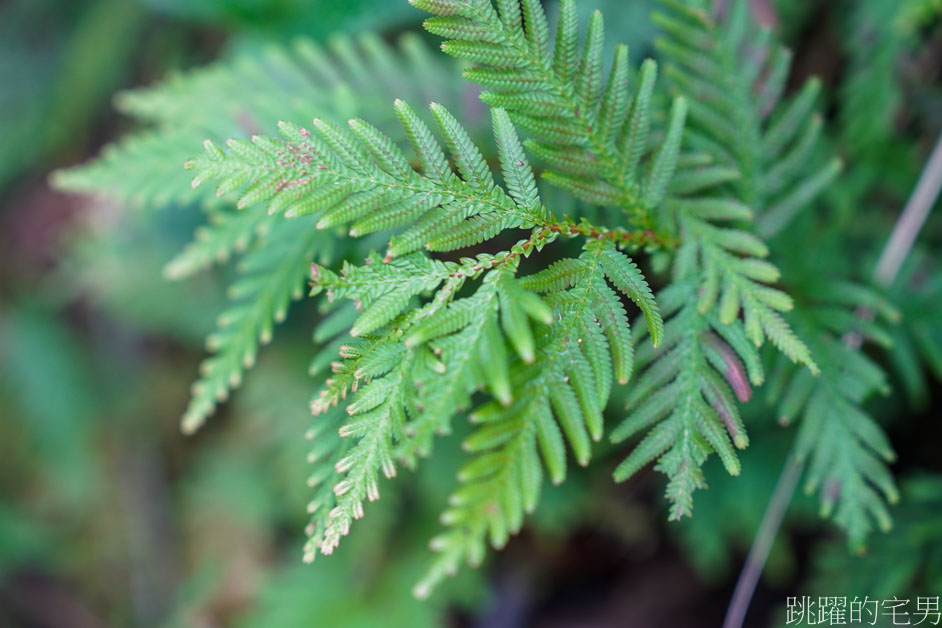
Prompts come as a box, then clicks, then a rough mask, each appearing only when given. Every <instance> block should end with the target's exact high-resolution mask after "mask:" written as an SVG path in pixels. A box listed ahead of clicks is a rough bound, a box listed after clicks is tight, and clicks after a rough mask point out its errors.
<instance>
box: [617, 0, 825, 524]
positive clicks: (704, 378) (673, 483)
mask: <svg viewBox="0 0 942 628" xmlns="http://www.w3.org/2000/svg"><path fill="white" fill-rule="evenodd" d="M661 4H662V5H663V7H664V12H662V13H658V14H656V15H655V21H656V22H657V23H658V24H659V25H660V26H661V28H662V30H663V32H664V35H663V37H662V38H660V39H659V40H657V42H656V45H657V47H658V48H659V50H661V52H662V53H663V55H664V56H665V58H666V59H667V62H668V64H667V71H666V74H667V77H668V80H669V81H670V83H671V86H672V88H673V89H674V90H675V92H677V93H679V94H681V95H683V96H686V100H687V102H689V103H690V120H689V123H688V128H687V129H686V131H685V142H686V143H687V145H688V150H689V151H690V152H689V153H687V154H686V155H685V156H684V159H683V160H682V162H681V168H680V169H679V171H678V172H677V174H676V175H675V177H674V178H673V180H672V181H671V184H670V186H669V187H668V191H667V197H666V200H665V202H664V203H663V209H662V211H661V214H662V220H663V221H664V222H666V223H667V224H668V225H669V229H670V230H671V231H674V232H676V233H677V234H678V236H679V240H680V242H681V244H680V247H679V248H678V250H677V253H676V256H675V261H674V269H673V270H674V284H673V285H672V286H671V287H670V288H668V289H667V291H665V292H664V293H663V294H662V295H660V297H659V300H661V301H662V302H665V303H671V304H673V307H672V308H671V310H670V311H671V313H675V312H676V314H675V315H674V317H673V318H672V319H670V320H669V321H668V324H667V330H668V333H667V334H666V338H667V342H665V343H664V345H663V346H662V347H661V350H660V353H659V354H658V355H654V356H650V355H646V356H645V360H644V362H643V364H644V365H645V367H646V370H645V372H644V373H643V374H642V376H641V378H640V379H639V381H638V384H637V385H636V386H635V388H634V389H633V391H632V393H631V395H630V396H629V399H628V406H629V409H630V410H631V413H630V414H629V416H628V417H627V418H626V419H625V421H624V422H623V423H622V425H621V426H620V427H619V428H618V429H617V430H616V431H615V432H613V434H612V437H613V439H614V440H615V441H616V442H620V441H622V440H625V439H627V438H629V437H631V436H635V435H637V434H639V433H642V432H644V431H647V430H650V431H648V433H647V434H646V435H645V436H644V438H643V439H642V440H641V441H640V442H639V444H638V445H637V446H636V447H635V449H634V450H633V451H632V453H631V454H630V455H629V456H628V458H626V459H625V460H624V462H623V463H622V464H621V465H620V466H619V467H618V469H617V470H616V472H615V477H616V479H618V480H624V479H627V478H628V477H630V476H632V475H633V474H634V473H635V472H637V471H638V470H639V469H640V468H641V467H642V466H644V465H645V464H647V463H648V462H650V461H652V460H655V459H657V460H658V469H659V470H660V471H662V472H664V473H665V474H666V475H667V476H668V478H669V482H668V487H667V495H668V498H669V500H670V501H671V503H672V506H671V511H670V517H671V518H672V519H677V518H680V517H682V516H685V515H689V514H691V511H692V493H693V492H694V491H695V490H697V489H699V488H703V487H704V486H705V481H704V479H703V475H702V471H701V467H702V465H703V463H704V462H705V460H706V458H707V456H708V455H709V454H710V453H711V452H716V453H717V454H718V455H719V456H720V458H721V460H722V461H723V465H724V467H725V468H726V470H727V471H728V472H729V473H731V474H733V475H737V474H738V473H739V461H738V458H737V456H736V453H735V448H734V446H735V447H738V448H743V447H745V446H747V444H748V442H749V441H748V436H747V435H746V431H745V427H744V425H743V424H742V421H741V419H740V418H739V411H738V409H737V401H739V402H744V401H747V400H748V399H749V398H750V397H751V386H752V385H759V384H761V383H762V382H763V379H764V375H763V371H762V367H761V361H760V359H759V356H758V354H757V352H756V347H759V346H761V345H762V344H763V342H764V341H765V340H766V339H769V340H771V342H772V344H774V345H775V347H776V348H777V349H778V350H779V351H780V352H781V353H782V354H783V355H784V356H786V357H787V358H788V359H790V360H791V361H793V362H796V363H799V364H804V365H805V366H807V368H808V371H809V373H810V374H812V375H814V374H817V373H818V372H819V370H820V369H819V367H818V365H817V363H816V361H815V360H814V359H813V358H812V353H811V351H809V349H808V347H807V345H806V344H805V342H804V341H803V340H802V339H800V337H799V336H798V335H796V334H795V333H794V332H793V331H792V329H791V327H790V326H789V325H788V323H787V322H786V320H785V318H783V316H782V314H783V313H785V312H788V311H790V310H791V309H792V307H793V302H792V299H791V297H789V296H788V295H787V294H786V293H785V292H783V291H781V290H779V289H777V288H774V287H772V286H771V285H770V284H772V283H774V282H776V281H778V279H779V277H780V272H779V270H778V268H777V267H776V266H775V265H774V264H772V263H770V262H769V261H767V260H766V259H764V258H766V257H767V256H768V254H769V248H768V246H767V245H766V244H765V242H764V241H763V240H762V239H761V238H760V237H759V236H757V235H756V234H755V230H756V229H755V228H754V227H752V225H751V224H750V223H751V222H752V220H753V218H754V216H759V217H760V218H761V219H764V220H765V225H768V224H772V223H774V221H776V220H783V221H787V219H788V217H790V216H791V215H793V214H794V212H796V211H798V210H799V209H801V208H802V207H804V206H806V205H807V204H808V203H809V202H810V201H811V199H813V198H814V196H815V195H816V194H817V193H818V192H819V191H820V190H821V189H822V187H823V186H824V185H826V184H827V182H828V181H830V180H831V179H832V178H833V176H834V175H835V173H836V169H837V168H838V165H837V164H836V162H835V163H833V164H831V165H830V166H829V167H828V168H827V169H826V170H825V172H824V174H820V173H819V174H815V175H812V176H811V178H810V179H808V178H805V177H804V176H803V174H804V172H805V171H804V170H803V169H802V167H803V166H806V162H807V160H808V158H809V155H811V154H813V153H812V150H813V148H814V145H815V142H816V140H817V135H818V133H819V131H820V121H817V120H814V119H811V120H810V121H806V120H807V119H808V116H809V115H810V106H811V104H813V98H812V97H813V94H814V90H815V89H817V88H816V87H815V86H814V84H812V86H811V87H810V88H808V89H806V91H805V92H803V93H802V94H800V95H799V96H797V97H796V98H795V100H794V102H793V103H791V104H788V105H785V106H783V107H780V108H779V109H778V110H777V111H776V108H775V105H776V101H777V99H778V96H779V94H780V92H781V89H782V84H783V82H784V80H785V77H786V75H787V69H788V59H789V55H788V54H787V53H786V52H785V51H784V50H782V49H780V48H776V47H772V48H771V50H767V51H766V52H767V53H768V54H767V55H765V56H761V55H760V56H759V57H758V61H757V60H756V58H755V54H753V56H752V57H751V58H750V61H749V64H751V65H748V66H747V67H746V69H745V70H743V69H742V68H741V67H740V65H741V63H742V59H743V58H744V55H743V52H742V51H743V49H744V48H745V47H746V45H747V43H752V42H747V40H746V31H747V29H748V24H747V21H746V20H747V18H748V16H747V13H746V5H745V3H743V2H737V3H735V4H734V5H733V11H732V15H731V16H730V18H729V21H728V23H727V24H726V25H725V26H723V27H720V26H719V25H717V24H716V23H715V22H714V21H713V20H712V18H711V17H710V16H709V14H708V13H707V12H706V11H705V9H704V8H697V7H696V6H691V5H696V4H697V3H690V4H689V5H688V4H684V3H680V2H672V1H670V0H665V1H664V2H662V3H661ZM764 37H765V38H766V40H765V41H760V42H758V44H759V45H760V46H759V50H762V48H763V47H765V48H769V46H768V40H767V37H768V36H767V35H764ZM760 77H761V80H760ZM769 118H771V119H772V120H773V122H771V123H770V122H768V120H769ZM800 129H804V131H803V134H804V135H803V136H802V137H797V135H796V134H798V133H799V130H800ZM770 217H772V218H770ZM775 217H778V218H775ZM770 221H771V222H770ZM757 227H758V229H760V230H761V231H763V232H764V233H765V234H766V235H771V233H772V232H773V229H770V228H767V227H766V228H763V224H762V222H761V220H760V224H759V225H757ZM776 228H777V227H776Z"/></svg>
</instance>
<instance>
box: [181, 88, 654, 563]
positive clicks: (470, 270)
mask: <svg viewBox="0 0 942 628" xmlns="http://www.w3.org/2000/svg"><path fill="white" fill-rule="evenodd" d="M396 109H397V113H398V116H399V118H400V121H401V122H402V124H403V126H404V128H405V131H406V136H407V137H408V138H409V140H410V142H411V143H412V145H413V150H414V151H415V153H416V157H417V162H418V164H419V165H420V166H421V168H422V171H421V172H420V171H417V170H415V169H413V167H412V165H411V163H410V161H409V160H408V159H407V158H406V157H405V155H404V154H403V153H402V152H401V151H400V150H399V148H398V147H397V146H396V144H395V143H393V142H392V141H391V140H390V139H389V138H388V136H386V135H384V134H382V133H380V132H379V131H378V130H377V129H375V128H374V127H372V126H370V125H368V124H367V123H365V122H362V121H359V120H354V121H351V123H350V128H351V130H350V131H346V130H343V129H341V128H339V127H337V126H334V125H332V124H329V123H326V122H323V121H320V120H315V124H314V131H313V132H311V131H308V130H306V129H303V128H300V127H296V126H294V125H290V124H282V125H281V129H282V134H283V138H284V139H274V138H267V137H255V138H253V140H252V141H251V142H246V141H239V140H233V141H230V142H229V143H228V144H227V146H228V148H229V152H224V151H223V150H222V149H220V148H219V147H217V146H216V145H215V144H213V143H212V142H207V143H206V146H205V154H204V155H203V156H202V157H199V158H196V159H194V160H192V161H191V162H190V163H189V166H190V167H191V168H192V169H194V170H196V177H195V179H194V181H195V183H196V184H200V183H202V182H203V181H206V180H209V179H218V180H219V181H220V183H219V187H218V188H217V189H218V191H219V192H220V193H222V194H230V193H237V196H238V205H239V206H241V207H248V206H251V205H255V204H258V203H265V204H267V207H268V211H269V212H271V213H277V212H285V213H286V214H289V213H290V214H293V215H304V218H303V220H315V219H316V220H317V226H318V227H325V226H331V225H336V224H343V223H349V222H354V223H355V224H357V222H358V221H360V224H362V221H363V220H364V219H366V218H367V217H368V216H377V215H384V216H390V215H392V214H394V213H397V212H399V215H400V217H401V219H400V220H399V221H398V222H396V223H395V224H396V225H399V226H401V227H403V228H404V231H401V232H399V233H398V234H396V235H394V236H393V237H392V238H391V239H390V244H389V247H388V249H387V252H386V255H385V256H384V257H381V256H380V255H379V254H376V253H373V254H371V255H370V256H369V257H368V258H367V261H366V264H364V265H362V266H354V265H351V264H349V263H347V264H344V265H343V267H342V268H341V269H340V271H339V272H334V271H331V270H330V269H328V268H325V267H322V266H319V265H317V264H315V265H313V266H312V269H313V280H314V289H313V292H314V293H315V294H317V293H324V294H326V296H327V298H328V300H329V301H335V300H336V299H349V300H351V301H353V302H354V303H355V305H356V309H357V312H358V313H357V316H356V319H355V321H354V322H353V323H352V327H351V329H350V335H351V336H352V337H353V341H352V342H350V343H349V344H343V345H341V346H340V348H339V351H340V354H341V358H343V359H342V360H341V361H340V362H334V363H333V364H332V369H333V371H334V377H332V378H331V379H330V380H328V382H327V383H326V385H325V388H324V390H323V391H322V392H321V394H320V396H319V397H318V399H316V400H315V402H314V403H313V405H312V409H313V410H314V412H315V413H322V412H324V411H326V410H328V409H329V408H330V407H332V406H335V405H339V404H340V403H341V402H344V403H345V404H346V406H345V407H346V410H347V413H348V414H349V419H348V420H347V421H346V422H344V424H343V425H342V427H341V428H340V433H341V435H342V436H345V437H348V438H351V439H353V440H355V441H356V442H355V444H350V445H349V446H348V448H347V453H346V454H345V456H344V457H343V458H342V459H341V460H340V461H338V463H337V465H336V469H337V471H338V473H340V476H339V478H340V479H338V481H337V482H336V484H335V486H334V495H335V497H336V501H335V502H332V503H333V506H332V507H331V509H330V510H329V512H328V513H327V515H326V521H324V522H323V525H318V526H315V528H314V529H315V530H317V531H318V532H317V536H316V537H315V538H316V546H317V547H315V546H314V545H309V547H308V552H307V553H308V557H309V558H310V557H311V553H312V552H313V551H314V550H315V549H319V551H320V552H321V553H325V554H327V553H331V552H332V551H333V549H334V548H335V547H336V546H337V544H338V543H339V542H340V539H341V538H342V537H343V536H344V535H346V534H347V532H348V531H349V529H350V526H351V524H352V522H353V520H354V519H358V518H360V517H361V516H362V515H363V512H364V502H365V501H366V500H373V499H376V498H377V497H378V495H379V488H378V477H379V472H380V471H382V472H383V473H384V474H385V475H386V476H387V477H391V476H392V475H393V474H394V473H395V469H396V464H397V462H398V463H403V464H413V463H414V460H415V458H416V457H417V456H420V455H426V454H427V453H428V452H429V451H430V449H431V440H432V437H433V435H434V434H436V433H443V432H447V431H449V430H450V422H451V419H452V417H453V416H454V415H455V414H456V413H458V412H459V411H461V409H462V408H466V407H468V406H469V405H470V403H471V395H472V394H473V393H474V392H475V391H478V390H486V391H487V392H488V393H489V394H490V395H491V396H492V397H493V398H494V402H493V404H492V407H493V408H494V409H493V410H492V411H489V412H497V414H498V415H499V417H503V418H499V417H495V421H493V422H492V424H491V425H490V426H489V427H488V428H486V429H483V430H482V431H481V432H479V436H478V439H477V440H472V441H471V442H472V443H478V444H472V445H470V446H471V447H472V449H481V450H490V449H492V448H494V447H496V446H498V445H500V444H503V443H505V442H506V438H507V437H508V435H509V434H510V433H511V432H512V431H513V429H514V428H513V426H514V425H515V424H517V423H518V419H517V418H514V417H515V416H516V413H517V411H516V410H514V409H515V408H516V409H520V408H521V407H522V406H521V405H520V404H525V405H526V407H531V406H532V407H536V406H534V405H533V404H536V405H537V406H539V407H542V408H544V409H548V410H547V411H549V412H551V414H545V412H544V413H543V414H541V415H540V416H542V418H541V419H540V423H541V425H542V427H541V430H542V432H541V433H542V434H543V436H541V437H540V442H541V448H542V449H543V452H544V455H545V456H546V457H547V465H548V467H549V468H550V469H551V476H552V477H553V479H554V481H561V480H562V477H563V473H564V469H565V467H564V465H562V464H561V462H560V458H559V452H560V451H561V450H560V449H559V447H558V446H557V445H559V443H561V441H560V440H559V439H558V438H556V436H555V435H557V434H565V436H566V439H567V440H568V441H569V444H570V446H571V448H572V450H573V452H574V454H575V456H576V459H577V460H578V461H579V462H580V464H585V463H587V462H588V459H589V456H590V441H591V439H595V440H598V439H599V438H601V436H602V414H601V411H602V408H603V407H604V404H605V402H606V400H607V397H608V395H609V393H610V390H611V381H610V378H611V372H612V371H614V374H615V376H616V378H617V379H618V380H619V381H620V382H626V381H627V379H628V376H629V375H630V371H631V368H632V355H633V348H632V342H631V332H630V327H629V324H628V318H627V314H626V312H625V309H624V307H623V305H622V303H621V301H620V299H619V297H618V295H617V294H616V292H615V291H614V290H612V288H611V287H610V286H609V284H608V283H607V281H606V278H607V279H608V281H610V282H611V284H612V285H614V286H615V287H616V288H617V289H618V290H619V291H621V292H622V293H623V294H624V295H625V296H627V297H628V298H629V299H631V300H632V301H634V302H635V303H636V304H637V305H638V306H639V308H640V309H641V311H642V313H643V315H644V318H645V320H646V321H647V322H648V325H649V326H650V328H651V330H652V334H651V335H652V338H653V339H654V340H657V339H658V338H659V335H660V330H661V327H662V322H661V317H660V314H659V312H658V309H657V305H656V303H655V301H654V298H653V295H652V293H651V290H650V288H649V287H648V285H647V283H646V281H645V280H644V277H643V276H642V275H641V273H640V271H639V269H638V267H637V266H636V265H635V264H634V263H633V262H632V261H631V260H630V259H629V258H628V257H626V256H625V255H624V254H623V253H621V252H619V251H618V250H617V248H616V247H618V246H625V245H637V244H639V243H642V242H644V241H645V239H646V238H647V237H648V236H647V234H641V236H640V237H638V236H636V234H633V233H631V232H626V231H624V230H619V229H614V230H610V229H606V228H601V227H596V226H594V225H591V224H590V223H588V222H586V221H582V222H580V223H573V222H571V221H568V220H564V221H560V220H558V219H556V218H554V217H553V216H552V215H551V214H550V213H549V211H548V210H547V209H546V208H545V207H544V206H543V204H542V202H541V201H540V198H539V195H538V193H537V189H536V184H535V180H534V177H533V174H532V171H531V170H530V168H529V165H528V164H527V160H526V157H525V156H524V154H523V150H522V146H521V144H520V142H519V140H518V138H517V135H516V132H515V130H514V128H513V126H512V125H511V123H510V120H509V117H508V115H507V114H506V113H505V112H503V111H502V110H500V109H495V110H494V111H493V115H492V120H493V127H494V134H495V137H496V140H497V149H498V156H499V158H500V164H501V169H502V175H503V177H502V178H503V181H504V182H505V184H506V186H507V187H506V190H505V189H504V188H502V187H499V186H497V185H496V183H495V180H494V177H493V174H492V173H491V171H490V169H489V168H488V167H487V164H486V162H485V161H484V159H483V157H482V155H481V153H480V152H479V150H478V149H477V147H476V146H475V145H474V143H473V142H472V141H471V139H470V138H469V136H468V134H467V133H466V132H465V131H464V129H463V128H462V127H461V125H459V124H458V122H457V121H456V120H455V119H454V118H453V117H452V116H451V114H449V113H448V111H447V110H445V109H444V108H442V107H440V106H438V105H432V108H431V109H432V114H433V118H434V119H435V122H436V126H437V127H438V131H439V133H440V134H441V135H442V136H443V137H444V139H445V144H446V145H447V147H448V150H449V152H450V153H451V156H452V161H453V162H454V167H455V170H457V173H456V172H454V171H453V170H452V167H451V165H450V164H449V162H448V161H447V159H446V158H445V156H444V151H443V150H442V148H441V147H440V146H439V144H438V143H437V141H436V140H435V139H434V137H433V135H432V133H431V131H430V129H428V128H427V127H426V126H425V124H424V123H423V122H422V121H421V120H420V119H419V117H418V116H417V115H416V114H415V112H414V111H413V110H412V109H411V108H409V107H408V105H406V104H405V103H403V102H401V101H397V103H396ZM361 197H362V198H361ZM243 211H250V209H244V210H243ZM402 212H405V213H404V214H403V213H402ZM325 223H326V224H325ZM285 224H292V223H291V221H288V222H287V223H285ZM376 224H379V223H376ZM387 226H388V225H387ZM516 228H527V229H530V236H529V237H528V238H527V239H525V240H521V241H520V242H518V243H517V244H516V245H514V246H513V247H511V248H510V249H509V250H506V251H502V252H499V253H496V254H479V255H477V256H475V257H474V258H462V259H461V260H460V261H458V262H451V261H439V260H436V259H432V258H431V257H429V255H428V254H427V253H426V252H425V251H424V250H423V249H425V250H432V251H435V250H450V249H455V248H464V247H467V246H469V245H471V244H475V243H478V242H481V241H483V240H488V239H491V238H493V237H494V236H496V235H498V234H499V233H501V232H504V231H506V230H508V229H516ZM560 236H562V237H582V238H584V239H586V240H587V244H586V246H585V251H584V254H583V256H582V257H580V258H579V259H578V260H571V261H569V262H567V263H564V264H563V265H564V266H565V267H566V268H568V269H570V270H571V271H572V272H571V273H570V276H569V277H568V278H567V279H566V281H565V282H563V285H561V286H560V288H559V289H557V290H552V291H550V293H549V294H547V295H546V296H544V297H542V298H541V297H540V296H538V295H537V292H538V291H542V287H545V286H546V285H547V282H546V281H545V280H543V279H542V278H541V273H538V274H537V275H536V276H534V277H533V278H527V277H524V278H523V279H521V280H518V279H516V277H515V274H516V269H517V265H518V264H519V261H520V259H521V258H522V257H529V256H530V255H532V254H533V253H534V252H536V251H540V250H541V249H542V248H543V247H544V246H546V245H547V244H549V243H550V242H552V241H553V240H555V239H556V238H558V237H560ZM553 270H554V269H553V268H551V269H548V270H547V271H543V272H544V273H547V272H552V271H553ZM478 279H480V280H481V281H480V285H479V287H478V288H477V290H476V291H475V292H474V294H473V295H472V296H469V297H463V298H456V296H457V295H458V293H459V291H461V289H462V288H463V287H464V286H465V285H466V284H467V283H468V282H469V281H476V280H478ZM553 283H556V284H559V281H558V280H557V281H555V282H552V281H551V282H550V284H553ZM570 283H571V284H572V287H570ZM583 343H584V346H585V349H584V350H583V348H582V346H583ZM511 350H512V352H513V354H516V357H514V356H513V354H512V353H511ZM538 357H539V359H538ZM495 359H496V361H497V362H499V363H498V364H494V362H495ZM318 362H319V363H323V362H325V360H321V359H319V360H318ZM534 395H539V399H537V397H534ZM348 396H350V397H351V398H350V399H349V400H348ZM531 397H532V398H531ZM503 412H506V414H502V413H503ZM541 412H542V411H541ZM554 417H555V418H554ZM513 460H514V463H516V462H515V461H516V458H514V459H513ZM508 462H509V459H508ZM504 474H505V471H500V473H499V475H501V476H502V477H504ZM505 488H506V487H505ZM528 490H530V491H531V492H532V490H533V488H532V487H530V488H529V489H528ZM518 497H519V496H518V495H513V494H508V495H507V498H508V499H517V498H518ZM477 506H478V507H485V506H486V504H483V503H481V502H477ZM507 513H508V514H507V517H509V519H498V520H491V522H490V523H489V524H488V525H489V526H491V529H492V541H493V542H494V543H495V544H497V545H500V543H501V541H500V539H502V538H505V536H506V534H508V533H509V532H512V531H514V530H516V529H518V528H519V526H520V522H521V521H522V511H521V510H519V509H517V510H513V509H511V510H508V511H507ZM473 516H474V517H481V516H485V514H484V513H476V514H473ZM494 526H497V527H494ZM468 551H470V550H469V549H468V548H467V547H465V549H463V550H461V552H460V553H461V555H462V556H463V557H466V558H467V557H470V555H469V554H468V553H467V552H468Z"/></svg>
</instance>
